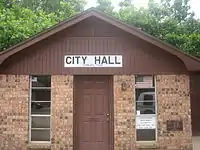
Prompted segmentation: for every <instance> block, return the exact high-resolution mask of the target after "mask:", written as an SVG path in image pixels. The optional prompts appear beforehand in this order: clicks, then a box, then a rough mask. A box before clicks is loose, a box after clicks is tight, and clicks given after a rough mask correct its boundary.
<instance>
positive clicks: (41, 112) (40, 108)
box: [30, 76, 51, 141]
mask: <svg viewBox="0 0 200 150" xmlns="http://www.w3.org/2000/svg"><path fill="white" fill-rule="evenodd" d="M50 113H51V77H50V76H31V124H30V126H31V129H30V130H31V139H30V140H31V141H50V119H51V118H50Z"/></svg>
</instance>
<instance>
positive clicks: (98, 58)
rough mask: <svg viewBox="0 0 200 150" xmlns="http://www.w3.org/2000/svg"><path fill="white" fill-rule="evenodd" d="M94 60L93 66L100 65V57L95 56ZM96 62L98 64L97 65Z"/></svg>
mask: <svg viewBox="0 0 200 150" xmlns="http://www.w3.org/2000/svg"><path fill="white" fill-rule="evenodd" d="M94 60H95V64H100V63H101V61H100V60H101V58H100V56H99V57H97V56H95V58H94ZM97 62H98V63H97Z"/></svg>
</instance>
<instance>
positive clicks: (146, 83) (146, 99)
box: [135, 75, 157, 141]
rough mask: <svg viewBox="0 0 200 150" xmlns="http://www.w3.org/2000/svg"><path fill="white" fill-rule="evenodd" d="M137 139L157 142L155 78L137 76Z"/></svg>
mask: <svg viewBox="0 0 200 150" xmlns="http://www.w3.org/2000/svg"><path fill="white" fill-rule="evenodd" d="M135 81H136V82H135V94H136V95H135V97H136V139H137V141H155V140H156V123H157V122H156V100H155V83H154V77H153V76H141V75H140V76H136V79H135Z"/></svg>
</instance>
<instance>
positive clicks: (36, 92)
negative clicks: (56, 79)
mask: <svg viewBox="0 0 200 150" xmlns="http://www.w3.org/2000/svg"><path fill="white" fill-rule="evenodd" d="M31 101H51V90H49V89H32V95H31Z"/></svg>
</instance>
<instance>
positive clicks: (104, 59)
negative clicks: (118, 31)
mask: <svg viewBox="0 0 200 150" xmlns="http://www.w3.org/2000/svg"><path fill="white" fill-rule="evenodd" d="M101 64H108V62H107V59H106V57H105V56H104V57H103V59H102V62H101Z"/></svg>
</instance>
